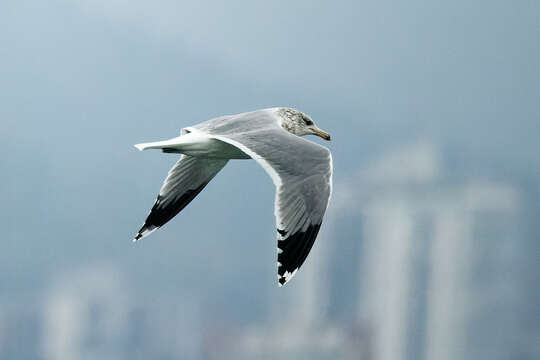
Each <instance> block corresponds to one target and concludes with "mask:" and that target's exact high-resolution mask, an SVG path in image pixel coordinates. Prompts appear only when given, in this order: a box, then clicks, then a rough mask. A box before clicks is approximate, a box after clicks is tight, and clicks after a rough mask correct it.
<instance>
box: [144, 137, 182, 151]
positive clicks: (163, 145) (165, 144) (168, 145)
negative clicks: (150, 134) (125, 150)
mask: <svg viewBox="0 0 540 360" xmlns="http://www.w3.org/2000/svg"><path fill="white" fill-rule="evenodd" d="M180 138H181V136H178V137H175V138H172V139H169V140H164V141H154V142H148V143H142V144H136V145H135V147H136V148H137V149H138V150H139V151H143V150H147V149H174V148H175V147H177V146H178V145H181V144H183V143H184V141H183V140H184V139H182V140H180Z"/></svg>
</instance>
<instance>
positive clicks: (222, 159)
mask: <svg viewBox="0 0 540 360" xmlns="http://www.w3.org/2000/svg"><path fill="white" fill-rule="evenodd" d="M310 134H312V135H317V136H320V137H321V138H323V139H325V140H330V135H328V133H326V132H325V131H323V130H321V129H319V128H318V127H317V126H316V125H315V124H314V123H313V120H312V119H311V118H310V117H309V116H307V115H306V114H304V113H303V112H301V111H298V110H295V109H291V108H271V109H263V110H257V111H252V112H247V113H242V114H237V115H228V116H222V117H218V118H214V119H211V120H208V121H205V122H203V123H200V124H198V125H195V126H190V127H186V128H183V129H182V130H181V132H180V136H179V137H175V138H173V139H170V140H165V141H157V142H151V143H144V144H137V145H135V147H136V148H137V149H139V150H141V151H142V150H146V149H161V150H162V151H163V152H166V153H179V154H183V155H182V156H181V157H180V159H179V160H178V162H177V163H176V164H175V165H174V166H173V167H172V169H171V170H170V171H169V174H168V175H167V178H166V179H165V181H164V183H163V185H162V187H161V189H160V191H159V195H158V196H157V200H156V202H155V203H154V206H153V207H152V210H150V214H149V215H148V217H147V218H146V221H145V222H144V225H143V226H142V228H141V229H140V230H139V232H138V233H137V235H136V236H135V238H134V239H133V241H137V240H139V239H142V238H143V237H145V236H148V235H150V234H151V233H152V232H153V231H155V230H156V229H158V228H159V227H161V226H163V225H164V224H165V223H166V222H168V221H169V220H171V219H172V218H173V217H174V216H175V215H176V214H178V213H179V212H180V211H181V210H182V209H183V208H184V207H186V205H187V204H189V203H190V202H191V200H193V199H194V198H195V196H197V194H198V193H200V192H201V190H202V189H204V187H205V186H206V185H207V184H208V183H209V182H210V180H212V178H213V177H214V176H216V174H217V173H218V172H219V171H220V170H221V169H222V168H223V167H224V166H225V164H227V161H229V160H230V159H254V160H255V161H257V162H258V163H259V164H260V165H261V166H262V167H263V168H264V170H266V172H267V173H268V175H270V177H271V178H272V180H273V181H274V184H275V186H276V197H275V204H274V205H275V209H274V214H275V216H276V227H277V243H278V248H277V253H278V256H277V257H278V260H277V261H278V262H277V267H278V269H277V270H278V285H279V286H282V285H283V284H285V283H286V282H288V281H289V280H290V279H291V278H292V277H293V276H294V275H295V274H296V272H297V270H298V268H300V266H301V265H302V264H303V263H304V260H305V259H306V257H307V255H308V253H309V251H310V250H311V247H312V246H313V242H314V241H315V238H316V237H317V234H318V232H319V228H320V227H321V223H322V220H323V216H324V213H325V211H326V208H327V206H328V201H329V199H330V195H331V193H332V156H331V154H330V151H329V150H328V149H327V148H325V147H324V146H321V145H318V144H316V143H314V142H311V141H308V140H305V139H303V138H301V137H300V136H304V135H310Z"/></svg>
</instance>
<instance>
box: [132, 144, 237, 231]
mask: <svg viewBox="0 0 540 360" xmlns="http://www.w3.org/2000/svg"><path fill="white" fill-rule="evenodd" d="M227 161H228V160H225V159H201V158H195V157H192V156H186V155H183V156H182V157H181V158H180V159H179V160H178V162H177V163H176V164H175V165H174V166H173V167H172V168H171V170H170V171H169V174H168V175H167V178H166V179H165V181H164V182H163V185H162V186H161V189H160V191H159V195H158V196H157V199H156V202H155V203H154V206H153V207H152V210H150V214H148V217H147V218H146V221H145V222H144V225H143V226H142V227H141V229H140V230H139V232H138V233H137V235H136V236H135V239H134V241H136V240H139V239H141V238H143V237H145V236H148V235H150V234H151V233H152V232H153V231H155V230H156V229H158V228H159V227H161V226H163V225H164V224H165V223H167V222H168V221H169V220H171V219H172V218H173V217H174V216H176V214H178V213H179V212H180V211H182V209H184V208H185V207H186V206H187V205H188V204H189V203H190V202H191V201H192V200H193V199H194V198H195V197H196V196H197V195H198V194H199V193H200V192H201V191H202V189H204V187H205V186H206V185H207V184H208V183H209V182H210V180H212V178H213V177H214V176H216V174H217V173H218V172H219V171H220V170H221V169H222V168H223V167H224V166H225V165H226V164H227Z"/></svg>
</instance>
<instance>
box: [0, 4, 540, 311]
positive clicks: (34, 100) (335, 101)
mask: <svg viewBox="0 0 540 360" xmlns="http://www.w3.org/2000/svg"><path fill="white" fill-rule="evenodd" d="M0 24H1V25H0V29H1V31H0V44H1V46H0V149H2V153H3V154H4V156H2V157H0V174H1V175H2V180H1V182H0V196H1V197H2V199H3V201H2V204H3V206H2V207H1V208H0V224H1V228H2V232H3V234H4V236H3V240H2V250H1V251H0V282H1V283H2V291H1V293H0V297H4V298H5V297H8V298H9V297H16V296H17V295H18V294H19V295H20V294H25V293H26V292H28V291H29V292H32V291H34V290H36V289H38V290H39V289H41V287H42V286H44V285H43V281H44V279H46V278H47V277H48V276H50V274H53V273H59V272H62V271H67V270H69V269H71V268H73V267H74V266H78V265H81V264H86V263H100V262H104V263H114V264H124V266H125V267H126V268H127V269H129V271H130V272H132V274H133V276H134V278H132V281H133V282H134V283H135V284H136V285H135V286H140V287H141V288H143V289H146V288H148V287H152V286H157V287H160V291H167V290H166V288H164V287H163V286H162V285H163V284H169V285H170V282H171V281H178V283H179V284H182V286H185V287H186V288H187V289H190V288H192V289H198V291H203V292H204V291H210V289H207V290H204V289H203V290H201V288H204V287H201V285H200V284H201V283H204V282H205V281H210V283H212V284H218V285H217V286H219V284H223V283H224V282H222V281H221V279H220V276H221V274H228V272H229V271H234V272H237V273H238V279H239V280H240V282H245V283H247V284H249V286H250V288H251V289H260V288H266V287H267V285H268V286H274V283H273V282H274V280H275V279H274V276H275V275H274V274H273V266H271V267H270V270H269V267H268V266H267V264H274V261H275V259H274V257H275V244H274V240H273V239H274V234H273V228H274V226H273V223H274V219H273V209H272V205H273V194H274V189H273V186H272V182H271V181H270V179H269V178H268V177H267V176H266V174H265V173H264V171H263V170H262V169H261V168H259V167H258V166H257V165H256V164H255V163H254V162H240V161H235V162H231V163H230V164H229V165H228V166H227V168H226V169H225V170H224V171H223V172H222V173H220V174H219V176H217V177H216V179H215V180H214V181H213V182H212V183H211V184H210V185H209V186H208V188H207V189H206V190H205V191H204V192H203V193H202V194H201V195H200V196H199V198H197V199H196V201H194V202H193V204H192V205H190V206H189V207H188V208H187V209H186V210H185V211H184V212H183V213H182V216H181V217H179V218H178V219H175V220H174V221H172V222H171V223H170V224H168V225H167V226H166V227H165V228H164V229H162V230H160V231H158V232H156V233H155V234H154V235H152V237H151V238H148V239H145V240H144V241H143V242H142V243H141V244H137V245H136V246H133V245H131V243H130V240H131V238H132V236H133V235H134V233H135V231H136V230H137V229H138V228H139V226H140V224H141V223H142V221H143V220H144V217H145V216H146V214H147V211H148V210H149V208H150V207H151V205H152V202H153V200H154V197H155V195H156V193H157V191H158V189H159V187H160V184H161V182H162V180H163V178H164V177H165V175H166V172H167V170H168V169H169V167H170V166H172V164H173V163H174V162H175V159H176V158H175V156H174V155H164V154H160V153H157V152H145V153H139V152H138V151H136V149H135V148H133V146H132V145H133V144H135V143H139V142H144V141H153V140H159V139H164V138H169V137H172V136H174V135H176V134H177V133H178V132H179V130H180V128H182V127H184V126H189V125H192V124H195V123H198V122H201V121H203V120H206V119H209V118H211V117H215V116H219V115H224V114H231V113H238V112H244V111H249V110H254V109H257V108H263V107H273V106H293V107H296V108H299V109H301V110H302V111H304V112H306V113H308V114H310V115H311V116H312V117H313V119H314V120H315V121H316V123H317V124H318V125H319V126H320V127H321V128H323V129H325V130H327V131H328V132H329V133H330V134H331V135H332V138H333V141H332V142H331V143H328V144H326V143H325V145H327V146H329V147H330V149H331V150H332V152H333V154H334V164H335V168H336V171H335V181H336V183H337V184H339V183H340V182H345V181H347V179H348V178H349V177H350V176H353V175H354V174H356V173H357V172H358V171H360V170H361V169H363V168H366V167H367V166H369V164H370V159H371V158H372V157H373V155H374V154H378V153H380V152H381V151H386V150H388V149H395V148H399V146H401V145H402V144H403V143H407V142H411V141H417V140H423V139H427V140H428V141H430V142H432V143H434V144H436V146H437V147H438V148H440V149H442V150H443V155H444V156H445V157H446V158H448V161H449V163H450V166H453V167H454V168H455V173H454V174H453V175H455V176H461V177H466V178H467V177H474V176H477V175H482V174H485V172H486V171H488V172H489V170H486V169H493V168H495V169H498V171H497V172H496V174H495V175H494V176H496V177H505V176H506V177H518V178H521V177H525V176H528V175H531V176H532V178H533V179H538V175H539V174H538V172H539V170H538V169H540V157H539V156H538V153H539V152H540V145H539V142H538V139H539V136H540V131H539V130H538V123H539V120H540V106H539V101H540V67H539V65H538V64H540V42H539V41H538V39H540V26H539V24H540V3H538V2H537V1H512V2H510V1H502V0H496V1H475V2H470V1H452V2H448V1H420V0H412V1H406V2H403V1H363V2H358V1H350V2H336V1H319V2H313V1H295V2H290V1H272V2H253V1H235V2H219V1H198V2H193V3H192V4H185V3H182V2H176V1H161V2H159V1H151V2H149V1H141V0H136V1H127V0H108V1H106V0H95V1H92V0H80V1H63V0H53V1H47V2H42V1H35V2H34V1H15V0H7V1H3V2H2V5H0ZM312 140H314V141H319V140H318V139H312ZM336 191H337V190H336ZM208 223H212V224H213V225H212V226H209V225H208ZM223 254H226V256H227V258H226V259H224V256H223ZM244 254H250V256H242V255H244ZM235 255H238V258H237V259H236V260H235V259H234V258H232V259H231V258H229V257H231V256H235ZM231 269H232V270H231ZM158 273H159V274H161V275H160V276H157V275H156V274H158ZM261 274H265V276H267V278H264V279H261ZM223 276H225V275H223ZM161 281H163V283H161ZM228 285H229V284H228ZM223 286H224V285H223ZM246 286H248V285H246ZM241 287H242V285H241V284H238V288H241ZM28 289H32V290H28ZM212 290H215V289H212ZM218 290H220V289H218ZM221 290H223V291H231V292H232V291H241V290H238V289H236V288H233V289H227V290H226V289H221ZM171 291H173V290H171ZM21 296H22V295H21ZM248 300H249V299H247V300H246V301H248ZM223 301H225V302H226V301H230V299H228V298H227V297H226V296H225V297H224V300H223ZM240 305H241V304H240Z"/></svg>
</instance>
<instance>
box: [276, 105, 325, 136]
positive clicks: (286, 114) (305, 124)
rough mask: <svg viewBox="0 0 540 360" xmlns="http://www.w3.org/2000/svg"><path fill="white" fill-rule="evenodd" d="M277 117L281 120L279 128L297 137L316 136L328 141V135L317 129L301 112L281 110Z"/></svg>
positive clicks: (288, 109) (287, 109)
mask: <svg viewBox="0 0 540 360" xmlns="http://www.w3.org/2000/svg"><path fill="white" fill-rule="evenodd" d="M278 115H279V117H280V118H281V127H283V128H284V129H285V130H287V131H288V132H290V133H291V134H294V135H298V136H304V135H317V136H320V137H322V138H323V139H324V140H327V141H330V135H329V134H328V133H327V132H326V131H324V130H321V129H319V128H318V127H317V125H315V123H314V122H313V120H312V119H311V118H310V117H309V116H308V115H306V114H304V113H303V112H301V111H298V110H296V109H290V108H281V109H279V110H278Z"/></svg>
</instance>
